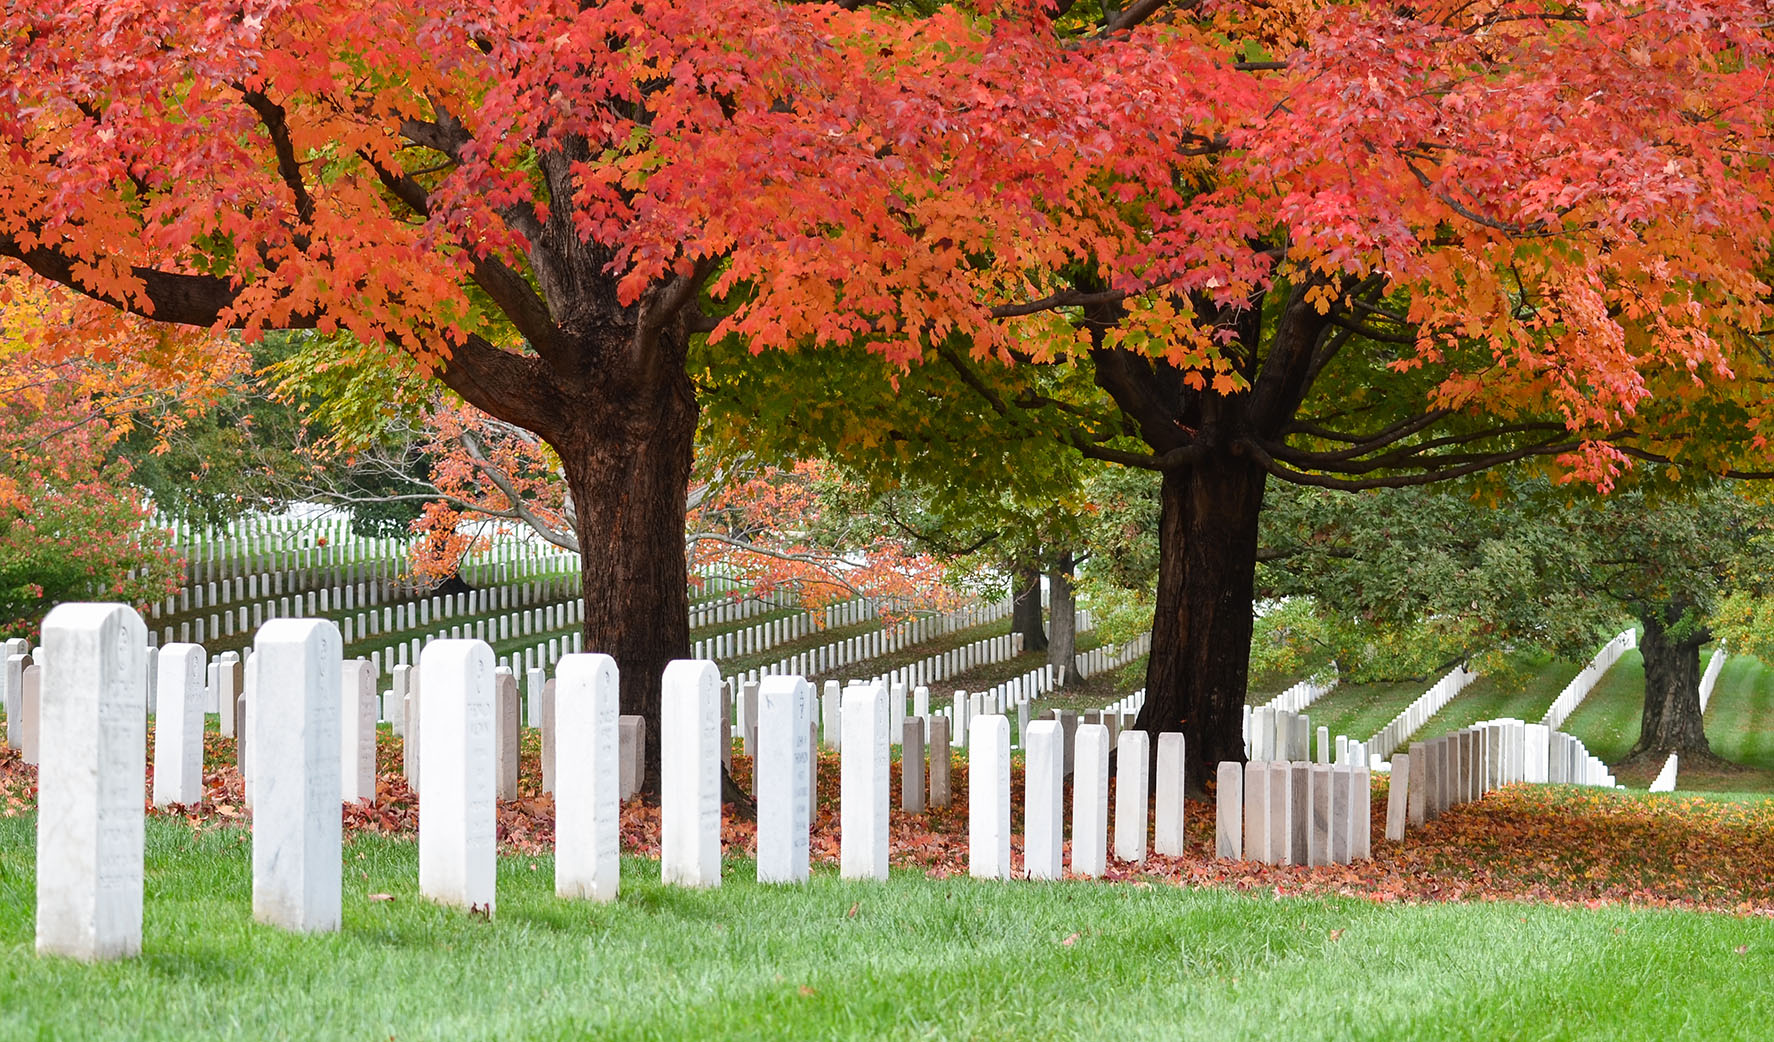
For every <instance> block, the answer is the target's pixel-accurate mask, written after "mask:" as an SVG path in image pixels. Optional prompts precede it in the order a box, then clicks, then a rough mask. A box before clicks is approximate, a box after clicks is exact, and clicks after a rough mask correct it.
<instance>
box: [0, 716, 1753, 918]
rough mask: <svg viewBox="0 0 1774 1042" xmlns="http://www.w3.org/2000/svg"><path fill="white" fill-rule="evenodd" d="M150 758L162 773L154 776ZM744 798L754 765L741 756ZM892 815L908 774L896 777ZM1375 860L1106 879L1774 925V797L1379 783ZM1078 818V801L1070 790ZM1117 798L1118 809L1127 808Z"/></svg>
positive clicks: (957, 841)
mask: <svg viewBox="0 0 1774 1042" xmlns="http://www.w3.org/2000/svg"><path fill="white" fill-rule="evenodd" d="M400 756H401V744H400V740H399V739H398V738H393V737H391V736H389V735H383V736H381V739H380V742H379V746H378V756H377V766H378V769H379V772H380V773H379V776H378V779H377V799H376V802H375V803H374V804H363V803H360V804H354V805H351V806H348V807H346V808H345V812H344V825H345V829H346V832H347V833H348V834H351V833H360V832H372V833H380V834H385V835H412V834H414V833H416V831H417V829H418V801H417V798H416V796H415V795H414V793H413V791H412V790H411V789H410V788H409V787H408V786H407V784H406V780H405V778H404V777H403V776H402V775H401V772H400ZM152 762H153V760H152V755H150V757H149V763H150V767H149V771H150V772H151V771H152V766H151V764H152ZM205 762H206V764H207V765H208V766H209V770H208V771H207V772H206V773H205V776H204V783H205V793H206V795H205V799H204V801H203V803H202V804H200V805H198V806H195V807H182V806H179V807H172V808H167V809H164V810H155V809H154V808H152V807H149V812H150V813H152V814H156V815H159V816H161V817H176V818H180V819H182V820H184V821H185V822H186V823H187V824H189V825H190V827H192V828H193V829H210V828H239V827H241V826H242V825H243V824H245V822H246V821H247V820H248V811H247V809H246V807H245V800H244V797H243V793H242V792H241V785H240V772H239V771H238V770H237V769H236V768H235V767H234V740H233V739H231V738H223V737H221V736H219V735H215V734H207V735H205ZM838 769H839V763H838V756H837V754H836V753H822V754H821V755H820V757H819V768H818V770H819V773H818V790H819V800H818V809H817V813H816V815H815V820H814V827H813V834H812V837H811V839H810V843H809V850H810V853H811V857H812V860H813V862H814V863H815V864H820V865H830V866H836V865H837V864H838V860H839V846H840V838H839V820H838ZM732 773H733V776H734V778H735V779H737V780H739V782H740V784H741V785H744V784H746V783H747V782H749V780H750V778H751V761H750V759H749V758H748V757H745V756H743V755H740V754H737V753H736V754H734V756H733V764H732ZM892 779H893V791H894V802H895V803H897V802H898V793H899V771H898V768H897V766H896V767H895V768H894V770H893V775H892ZM953 785H954V792H955V799H954V801H953V802H952V803H951V805H950V806H948V807H945V808H932V809H930V810H928V811H927V812H925V813H923V814H906V813H903V812H900V811H897V810H896V811H895V812H894V813H893V815H892V819H891V825H890V835H889V849H890V851H891V855H890V858H891V864H892V865H893V867H895V868H900V869H919V870H922V871H924V872H925V873H927V874H928V875H930V876H932V877H935V878H946V877H950V876H963V875H966V874H967V803H966V792H967V764H966V762H965V761H963V760H956V761H955V763H954V767H953ZM1011 785H1012V793H1013V798H1012V831H1013V836H1014V838H1013V840H1012V850H1013V854H1014V855H1015V856H1014V857H1013V863H1014V864H1017V865H1018V866H1019V867H1020V862H1021V856H1020V853H1021V831H1022V826H1021V816H1022V807H1021V797H1022V793H1023V786H1022V769H1021V767H1020V765H1018V766H1016V767H1014V768H1013V773H1012V779H1011ZM540 788H541V785H540V754H539V750H538V749H537V743H536V741H535V734H534V732H527V733H526V735H525V742H524V755H523V765H522V771H521V773H520V782H519V795H518V799H516V800H509V801H504V802H501V803H500V804H499V809H498V829H499V843H500V846H501V848H502V849H504V850H506V851H508V852H514V853H523V854H532V855H533V854H546V853H549V852H550V851H551V850H552V848H553V845H554V799H553V797H552V796H549V795H547V794H545V793H542V792H541V791H540ZM1373 798H1374V808H1373V823H1374V836H1373V853H1374V857H1373V859H1372V860H1371V861H1364V862H1359V863H1356V864H1350V865H1330V866H1324V867H1319V868H1307V867H1303V866H1282V865H1263V864H1258V863H1255V862H1249V861H1223V860H1219V859H1216V858H1214V857H1212V856H1211V854H1212V850H1213V842H1214V835H1213V825H1214V821H1213V807H1212V805H1211V804H1209V803H1206V802H1201V801H1194V800H1191V801H1190V802H1189V803H1188V808H1187V822H1186V827H1185V832H1186V839H1187V846H1186V849H1187V851H1188V853H1185V854H1184V855H1182V856H1180V857H1168V856H1161V855H1156V854H1154V855H1150V856H1148V858H1147V859H1146V861H1145V862H1144V863H1143V864H1135V863H1129V862H1123V861H1117V860H1114V859H1111V860H1110V862H1109V866H1108V870H1107V871H1106V872H1105V873H1104V876H1103V880H1104V881H1105V882H1110V883H1114V882H1122V883H1131V884H1133V885H1136V886H1151V885H1153V884H1164V883H1168V884H1171V885H1177V886H1188V887H1222V888H1232V889H1238V890H1245V891H1251V892H1259V891H1260V892H1267V893H1271V894H1273V895H1275V896H1277V897H1279V896H1286V895H1294V894H1305V895H1341V896H1347V897H1354V898H1362V899H1366V900H1370V901H1379V902H1393V901H1396V902H1406V903H1416V902H1428V901H1491V900H1519V901H1531V902H1538V903H1551V904H1563V905H1581V906H1588V907H1598V906H1601V905H1609V904H1624V905H1633V906H1657V907H1675V908H1691V909H1708V910H1716V911H1727V912H1734V913H1737V914H1746V915H1761V916H1769V917H1774V799H1769V800H1762V801H1753V802H1741V803H1733V802H1725V801H1716V800H1706V799H1698V798H1682V797H1680V796H1679V795H1677V796H1674V797H1670V796H1659V797H1647V796H1645V795H1643V794H1631V793H1625V792H1620V791H1615V790H1604V789H1584V788H1567V787H1556V786H1512V787H1510V788H1507V789H1503V790H1501V791H1498V792H1493V793H1491V794H1489V795H1488V796H1486V797H1485V798H1484V799H1483V800H1481V801H1479V802H1476V803H1470V804H1466V805H1463V806H1459V807H1455V808H1453V809H1452V810H1450V811H1448V812H1447V813H1446V814H1443V815H1442V816H1441V817H1440V818H1438V819H1436V820H1434V821H1431V822H1429V823H1428V824H1426V825H1425V826H1424V827H1423V828H1421V829H1415V830H1412V831H1411V832H1410V833H1409V834H1408V835H1407V837H1406V839H1405V841H1404V842H1402V843H1392V842H1387V841H1386V840H1385V839H1384V831H1385V824H1384V823H1385V817H1386V814H1385V811H1386V806H1385V800H1386V779H1385V778H1384V777H1383V776H1382V777H1379V778H1376V779H1375V786H1374V797H1373ZM35 801H36V768H35V767H31V766H27V765H26V764H24V763H23V762H21V760H20V758H19V755H18V753H17V751H16V750H12V749H0V814H4V815H15V814H19V813H23V812H25V811H28V810H29V809H30V808H31V807H32V806H33V805H34V804H35ZM1066 802H1067V806H1068V808H1069V807H1070V805H1071V791H1070V786H1069V784H1068V788H1067V792H1066ZM1113 805H1114V804H1113V799H1112V797H1111V802H1110V806H1111V807H1113ZM621 834H622V848H623V850H624V851H625V852H628V853H633V854H638V855H641V856H644V857H658V856H659V808H658V806H657V805H654V804H648V803H645V802H643V801H641V800H639V799H636V800H630V801H629V802H628V803H627V804H625V805H624V806H623V808H622V826H621ZM755 839H756V826H755V824H754V823H753V822H752V821H750V820H747V819H745V818H743V817H741V816H739V815H737V814H734V813H733V812H732V809H731V808H729V809H728V811H727V812H726V813H725V814H723V816H722V823H721V840H722V845H723V847H724V849H725V852H726V853H727V854H728V855H729V856H735V857H748V856H750V855H751V854H752V853H753V852H754V851H755Z"/></svg>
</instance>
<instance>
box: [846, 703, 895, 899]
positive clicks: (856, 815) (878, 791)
mask: <svg viewBox="0 0 1774 1042" xmlns="http://www.w3.org/2000/svg"><path fill="white" fill-rule="evenodd" d="M843 716H844V724H843V727H844V745H843V748H842V749H841V750H840V752H841V757H842V759H841V763H840V765H839V790H840V793H839V805H838V817H839V842H838V861H839V869H838V872H839V875H841V876H842V877H843V878H845V879H879V880H885V879H886V878H887V826H888V807H889V791H888V786H889V784H890V782H889V770H888V755H889V754H888V746H887V690H886V688H885V687H883V686H882V685H881V684H879V683H869V684H859V685H857V686H856V687H853V688H850V689H848V690H846V691H845V692H844V713H843Z"/></svg>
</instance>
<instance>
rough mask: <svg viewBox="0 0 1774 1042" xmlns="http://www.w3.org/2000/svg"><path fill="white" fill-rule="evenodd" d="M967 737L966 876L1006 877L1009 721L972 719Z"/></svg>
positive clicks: (993, 717) (988, 717) (992, 717)
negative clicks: (970, 730)
mask: <svg viewBox="0 0 1774 1042" xmlns="http://www.w3.org/2000/svg"><path fill="white" fill-rule="evenodd" d="M970 726H971V729H972V732H973V733H972V734H970V735H969V736H968V738H967V748H968V749H969V751H970V757H969V765H968V771H967V873H968V875H970V876H972V877H973V878H975V879H1009V878H1010V721H1009V720H1008V719H1006V718H1005V717H1003V716H999V715H997V714H995V713H994V714H985V715H982V716H978V717H975V718H974V720H973V723H972V724H971V725H970Z"/></svg>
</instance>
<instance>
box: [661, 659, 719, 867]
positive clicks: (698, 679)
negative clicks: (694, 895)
mask: <svg viewBox="0 0 1774 1042" xmlns="http://www.w3.org/2000/svg"><path fill="white" fill-rule="evenodd" d="M660 699H661V703H662V704H661V712H660V717H661V719H660V731H659V737H660V767H659V771H660V777H659V862H660V865H659V868H660V876H661V878H662V879H663V880H664V881H665V882H666V883H673V884H677V885H679V886H720V885H721V747H720V741H721V738H720V730H721V706H720V700H721V674H720V670H718V669H717V668H716V667H715V664H714V663H713V662H709V661H707V660H705V659H704V660H695V659H678V660H676V661H674V662H672V663H670V664H668V665H667V666H666V667H665V679H664V684H663V689H662V691H661V694H660Z"/></svg>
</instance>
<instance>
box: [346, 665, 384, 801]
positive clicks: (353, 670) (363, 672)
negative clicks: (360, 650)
mask: <svg viewBox="0 0 1774 1042" xmlns="http://www.w3.org/2000/svg"><path fill="white" fill-rule="evenodd" d="M339 798H340V799H341V800H343V801H345V802H346V803H356V802H357V801H359V800H368V801H369V802H371V803H374V802H376V674H375V671H374V669H373V667H371V665H370V663H369V660H368V659H361V658H354V659H347V660H345V661H344V662H341V663H340V664H339Z"/></svg>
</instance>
